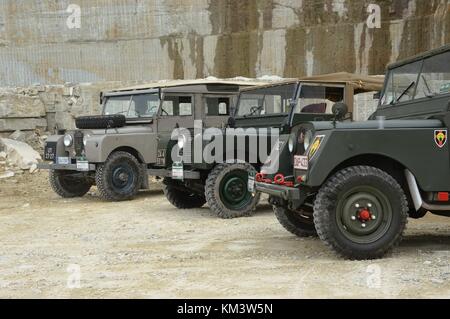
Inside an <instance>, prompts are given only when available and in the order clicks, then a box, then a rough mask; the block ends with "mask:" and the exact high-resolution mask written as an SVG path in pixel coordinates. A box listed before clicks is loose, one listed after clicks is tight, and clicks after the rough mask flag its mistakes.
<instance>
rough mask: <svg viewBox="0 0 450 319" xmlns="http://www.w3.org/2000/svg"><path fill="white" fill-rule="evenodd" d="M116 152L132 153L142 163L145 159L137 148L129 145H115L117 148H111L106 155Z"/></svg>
mask: <svg viewBox="0 0 450 319" xmlns="http://www.w3.org/2000/svg"><path fill="white" fill-rule="evenodd" d="M116 152H126V153H129V154H131V155H133V156H134V157H135V158H136V159H137V160H138V162H139V163H140V164H144V163H145V160H144V157H143V156H142V154H141V153H140V152H139V151H138V150H136V149H135V148H133V147H130V146H120V147H117V148H115V149H113V150H112V151H111V152H110V153H109V154H108V156H110V155H111V154H113V153H116Z"/></svg>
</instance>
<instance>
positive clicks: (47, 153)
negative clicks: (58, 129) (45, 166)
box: [44, 142, 56, 161]
mask: <svg viewBox="0 0 450 319" xmlns="http://www.w3.org/2000/svg"><path fill="white" fill-rule="evenodd" d="M55 158H56V143H55V142H47V144H46V145H45V150H44V159H45V160H46V161H54V160H55Z"/></svg>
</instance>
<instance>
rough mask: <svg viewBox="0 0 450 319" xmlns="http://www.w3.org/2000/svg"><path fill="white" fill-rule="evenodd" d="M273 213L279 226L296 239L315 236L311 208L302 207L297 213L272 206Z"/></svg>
mask: <svg viewBox="0 0 450 319" xmlns="http://www.w3.org/2000/svg"><path fill="white" fill-rule="evenodd" d="M273 211H274V213H275V216H276V217H277V219H278V221H279V222H280V224H281V226H283V227H284V228H285V229H286V230H287V231H289V232H290V233H292V234H294V235H296V236H298V237H314V236H317V232H316V228H315V226H314V219H313V210H312V208H308V207H302V208H301V209H299V210H298V211H292V210H290V209H288V208H286V207H282V206H275V205H274V206H273Z"/></svg>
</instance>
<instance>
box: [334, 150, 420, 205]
mask: <svg viewBox="0 0 450 319" xmlns="http://www.w3.org/2000/svg"><path fill="white" fill-rule="evenodd" d="M350 166H372V167H376V168H378V169H381V170H382V171H385V172H386V173H388V174H389V175H391V176H392V177H393V178H394V179H395V180H396V181H397V182H398V183H399V184H400V186H401V187H402V189H403V191H404V192H405V194H406V195H407V197H408V198H409V197H410V192H409V188H408V183H407V180H406V176H405V174H404V171H405V169H408V170H409V167H407V166H406V165H405V164H404V163H402V162H400V161H398V160H397V159H395V158H393V157H390V156H387V155H385V154H376V153H371V154H359V155H356V156H353V157H350V158H348V159H346V160H344V161H342V162H341V163H340V164H338V165H337V166H336V167H335V168H334V169H333V170H332V171H331V172H330V174H328V176H327V178H326V180H328V179H329V178H330V177H331V176H333V175H334V174H336V173H337V172H338V171H340V170H342V169H345V168H346V167H350ZM413 174H414V173H413Z"/></svg>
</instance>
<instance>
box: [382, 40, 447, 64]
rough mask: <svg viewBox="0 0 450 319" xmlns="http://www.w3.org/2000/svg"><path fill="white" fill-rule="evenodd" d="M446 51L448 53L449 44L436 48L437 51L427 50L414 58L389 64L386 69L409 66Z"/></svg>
mask: <svg viewBox="0 0 450 319" xmlns="http://www.w3.org/2000/svg"><path fill="white" fill-rule="evenodd" d="M447 51H450V44H447V45H444V46H442V47H440V48H437V49H433V50H429V51H426V52H423V53H420V54H417V55H415V56H412V57H409V58H407V59H404V60H401V61H397V62H394V63H391V64H389V65H388V67H387V68H388V70H390V69H393V68H397V67H399V66H402V65H405V64H409V63H412V62H416V61H419V60H422V59H424V58H428V57H430V56H433V55H437V54H440V53H444V52H447Z"/></svg>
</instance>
